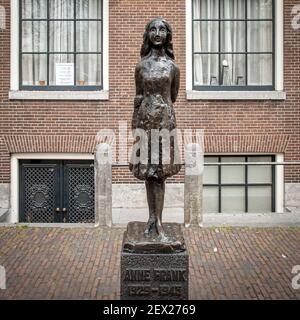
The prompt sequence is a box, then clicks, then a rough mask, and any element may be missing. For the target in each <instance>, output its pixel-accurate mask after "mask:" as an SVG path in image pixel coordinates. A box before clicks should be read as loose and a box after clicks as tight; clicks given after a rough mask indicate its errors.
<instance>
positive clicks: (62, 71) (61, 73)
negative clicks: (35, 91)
mask: <svg viewBox="0 0 300 320" xmlns="http://www.w3.org/2000/svg"><path fill="white" fill-rule="evenodd" d="M55 75H56V78H55V83H56V85H57V86H73V85H74V63H56V64H55Z"/></svg>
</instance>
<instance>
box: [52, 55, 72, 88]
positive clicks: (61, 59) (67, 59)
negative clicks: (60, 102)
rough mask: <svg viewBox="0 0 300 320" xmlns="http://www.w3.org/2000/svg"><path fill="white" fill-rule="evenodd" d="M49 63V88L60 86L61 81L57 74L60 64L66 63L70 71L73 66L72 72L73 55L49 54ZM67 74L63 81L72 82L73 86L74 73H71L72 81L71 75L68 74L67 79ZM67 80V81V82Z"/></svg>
mask: <svg viewBox="0 0 300 320" xmlns="http://www.w3.org/2000/svg"><path fill="white" fill-rule="evenodd" d="M49 58H50V59H49V63H50V66H49V68H50V70H49V72H50V79H49V81H50V85H51V86H56V85H61V83H62V81H63V80H62V79H61V77H59V74H58V72H59V71H60V70H59V69H60V66H61V65H60V64H62V63H68V64H70V65H69V66H70V69H71V67H72V66H73V70H74V55H73V54H50V56H49ZM67 77H68V74H65V75H64V78H65V79H64V81H65V82H66V83H67V82H69V81H70V82H72V85H74V73H73V80H72V79H71V75H70V74H69V79H67ZM68 80H69V81H68Z"/></svg>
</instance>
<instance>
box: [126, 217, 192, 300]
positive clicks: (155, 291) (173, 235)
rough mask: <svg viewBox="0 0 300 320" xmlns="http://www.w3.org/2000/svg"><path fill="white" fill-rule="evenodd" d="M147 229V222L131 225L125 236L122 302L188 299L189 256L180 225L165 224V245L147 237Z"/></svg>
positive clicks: (132, 223)
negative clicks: (144, 231) (145, 231)
mask: <svg viewBox="0 0 300 320" xmlns="http://www.w3.org/2000/svg"><path fill="white" fill-rule="evenodd" d="M145 228H146V224H145V223H143V222H131V223H129V224H128V227H127V231H126V232H125V233H124V239H123V245H122V252H121V299H122V300H187V299H188V277H189V273H188V270H189V257H188V253H187V251H186V249H185V246H184V239H183V235H182V232H181V230H180V225H179V224H175V223H169V224H168V223H166V224H164V230H165V232H166V237H167V240H166V241H165V242H161V241H159V239H158V240H155V239H151V238H150V239H149V238H148V237H145V236H144V234H143V230H145ZM133 230H134V231H133ZM133 235H134V237H133ZM133 239H135V240H133Z"/></svg>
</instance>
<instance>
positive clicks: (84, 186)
mask: <svg viewBox="0 0 300 320" xmlns="http://www.w3.org/2000/svg"><path fill="white" fill-rule="evenodd" d="M94 221H95V212H94V167H93V162H92V161H50V160H24V161H21V162H20V222H31V223H37V222H39V223H53V222H70V223H78V222H81V223H84V222H89V223H93V222H94Z"/></svg>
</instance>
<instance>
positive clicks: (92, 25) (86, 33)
mask: <svg viewBox="0 0 300 320" xmlns="http://www.w3.org/2000/svg"><path fill="white" fill-rule="evenodd" d="M76 50H77V52H101V21H80V22H77V23H76Z"/></svg>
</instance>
